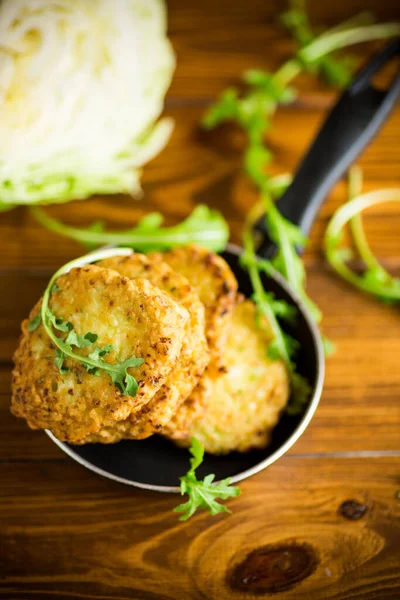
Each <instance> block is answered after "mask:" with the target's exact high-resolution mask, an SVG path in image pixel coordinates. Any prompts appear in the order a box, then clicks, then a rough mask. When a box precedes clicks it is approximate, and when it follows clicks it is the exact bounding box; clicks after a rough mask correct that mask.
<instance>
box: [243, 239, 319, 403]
mask: <svg viewBox="0 0 400 600" xmlns="http://www.w3.org/2000/svg"><path fill="white" fill-rule="evenodd" d="M240 264H241V265H242V266H243V267H244V268H246V269H247V272H248V274H249V277H250V281H251V285H252V288H253V290H254V293H253V299H254V301H255V303H256V307H257V314H258V316H260V315H261V316H262V317H264V318H265V319H266V321H267V322H268V324H269V327H270V328H271V331H272V335H273V340H272V342H271V344H270V345H269V347H268V348H267V351H266V355H267V357H268V358H269V359H271V360H279V359H281V360H283V362H284V363H285V364H286V368H287V370H288V375H289V380H290V384H291V395H290V400H289V403H288V405H287V407H286V411H287V412H288V414H290V415H295V414H299V413H300V412H301V411H302V410H303V408H304V405H305V404H306V403H307V402H308V400H309V397H310V393H311V388H310V385H309V383H308V382H307V380H306V379H305V378H304V377H303V376H302V375H300V374H299V373H297V372H296V365H295V363H294V362H293V358H294V356H295V354H296V352H297V351H298V348H299V344H298V342H297V340H294V339H293V338H292V337H291V336H289V335H288V334H287V333H285V332H284V331H283V330H282V328H281V326H280V324H279V320H278V319H279V318H280V315H279V313H280V312H281V311H282V308H281V306H280V304H278V305H277V304H276V300H275V299H274V297H273V295H272V294H271V293H269V292H267V291H265V290H264V286H263V284H262V281H261V276H260V274H261V273H263V272H264V273H267V274H268V275H271V273H272V272H273V267H272V265H271V263H270V261H268V260H265V259H260V258H259V257H258V256H257V255H256V252H255V248H254V240H253V237H252V235H251V233H250V231H245V233H244V252H243V254H242V256H241V258H240ZM277 307H278V310H277ZM286 311H287V308H286ZM289 313H292V315H293V312H292V311H289ZM285 316H286V315H285ZM293 316H294V315H293ZM256 324H257V326H258V327H260V328H262V327H263V326H264V325H263V319H260V318H258V319H257V320H256Z"/></svg>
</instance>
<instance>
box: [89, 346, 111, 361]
mask: <svg viewBox="0 0 400 600" xmlns="http://www.w3.org/2000/svg"><path fill="white" fill-rule="evenodd" d="M113 350H114V346H113V345H112V344H106V345H105V346H95V348H94V350H93V351H92V352H91V353H90V354H89V358H92V359H93V360H99V359H100V358H101V357H102V356H105V355H106V354H110V352H113Z"/></svg>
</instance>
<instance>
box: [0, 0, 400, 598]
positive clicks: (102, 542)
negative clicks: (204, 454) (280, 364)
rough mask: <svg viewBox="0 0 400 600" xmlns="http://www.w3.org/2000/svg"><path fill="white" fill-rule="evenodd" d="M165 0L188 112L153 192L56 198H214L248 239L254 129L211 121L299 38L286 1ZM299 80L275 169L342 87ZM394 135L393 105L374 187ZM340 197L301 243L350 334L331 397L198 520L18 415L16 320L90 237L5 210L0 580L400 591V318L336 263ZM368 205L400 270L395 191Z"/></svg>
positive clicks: (166, 201) (374, 232)
mask: <svg viewBox="0 0 400 600" xmlns="http://www.w3.org/2000/svg"><path fill="white" fill-rule="evenodd" d="M396 4H397V3H396V2H392V3H391V2H390V1H389V0H388V1H383V0H381V1H380V2H378V1H377V0H376V1H373V0H369V1H368V2H366V1H365V0H351V2H347V3H344V2H333V1H330V2H317V0H313V1H312V2H311V1H310V9H311V13H312V17H313V20H314V22H315V23H322V22H323V23H326V24H327V25H333V24H334V23H336V22H338V21H339V20H342V19H343V18H346V17H349V16H350V15H352V14H354V13H355V12H356V11H358V10H360V9H363V8H372V9H374V11H375V13H376V14H377V16H378V17H379V19H380V20H383V19H389V18H393V17H395V16H396ZM169 5H170V32H171V37H172V41H173V43H174V46H175V48H176V50H177V53H178V68H177V71H176V76H175V79H174V82H173V85H172V87H171V90H170V93H169V96H168V103H167V112H168V113H169V114H171V115H172V116H173V117H174V118H175V120H176V130H175V133H174V136H173V138H172V141H171V142H170V144H169V146H168V149H167V150H166V151H164V152H163V153H162V154H161V155H160V156H159V157H158V158H157V159H156V160H154V161H153V162H152V163H151V164H150V165H149V166H148V167H146V169H145V176H144V189H145V199H144V200H143V201H141V202H136V201H132V200H130V199H128V198H94V199H92V200H90V201H87V202H84V203H80V202H76V203H73V204H69V205H66V206H59V207H54V208H51V209H49V210H50V212H51V213H52V214H54V215H56V216H58V217H60V218H63V219H65V220H68V221H69V222H71V223H75V224H78V223H83V222H85V223H88V222H90V221H91V220H94V219H98V218H105V219H108V220H109V221H110V223H111V224H112V225H114V226H121V227H124V226H126V224H127V223H129V222H131V223H132V224H133V223H135V222H136V220H137V219H138V217H139V216H140V215H142V214H143V213H144V212H146V211H149V210H154V209H156V210H161V211H162V212H164V213H165V214H166V215H167V216H168V218H169V220H170V221H171V222H176V221H177V220H179V219H181V218H183V217H184V216H185V215H187V214H188V213H189V211H190V210H191V209H192V207H193V205H194V204H196V203H199V202H207V203H208V204H210V205H212V206H214V207H217V208H219V209H221V210H222V211H223V212H224V214H225V215H226V216H227V217H228V218H229V220H230V223H231V227H232V238H233V239H234V240H235V241H238V239H239V234H240V228H241V224H242V222H243V217H244V214H245V212H246V211H247V210H248V208H249V207H250V205H251V204H252V203H253V202H254V201H255V199H256V196H255V194H254V192H253V190H252V189H251V187H250V185H249V183H248V181H247V180H246V177H245V176H244V175H243V174H242V172H241V171H240V149H241V144H242V140H241V138H240V136H238V135H237V133H235V132H233V131H232V130H230V129H229V128H228V129H226V130H224V132H223V133H222V132H219V133H214V134H212V135H204V134H201V133H200V132H199V129H198V122H199V119H200V117H201V115H202V114H203V113H204V110H205V108H206V106H207V105H208V104H209V102H210V101H211V100H212V99H213V98H215V96H216V94H217V93H218V92H220V91H221V90H222V89H223V88H225V87H226V86H227V85H231V84H234V83H235V82H236V81H237V78H238V76H239V75H240V73H241V72H242V71H243V70H244V69H246V68H248V67H253V66H258V67H263V68H267V69H274V68H276V67H277V65H278V64H279V63H280V62H281V61H282V60H283V59H284V58H285V57H286V56H288V54H289V53H290V51H291V48H292V46H291V43H290V41H289V38H288V36H287V35H286V34H285V33H284V32H283V31H282V30H281V29H280V28H279V27H277V26H276V24H275V17H276V15H277V13H278V12H279V11H280V10H281V9H282V8H283V3H280V2H265V1H264V0H248V1H247V2H240V1H237V2H232V0H218V1H216V0H202V1H200V0H197V1H196V2H194V1H193V2H184V1H183V0H171V1H170V2H169ZM375 47H376V46H373V45H372V46H371V45H368V46H363V47H362V48H361V49H359V50H358V53H359V55H364V56H369V55H370V54H371V52H372V51H373V50H374V48H375ZM298 87H299V89H300V92H301V93H300V96H299V99H298V100H297V101H296V103H295V104H293V105H292V106H288V107H287V108H282V109H280V110H279V112H278V114H277V116H276V118H275V120H274V125H273V128H272V130H271V132H270V135H269V138H270V144H271V146H272V148H273V149H274V152H275V162H274V165H273V169H274V171H275V172H277V173H279V172H283V171H286V170H288V169H293V168H294V167H295V166H296V164H297V162H298V160H299V158H300V156H301V155H302V153H303V151H304V150H305V148H306V146H307V144H308V142H309V141H310V139H311V138H312V136H313V135H314V132H315V130H316V127H317V126H318V123H319V122H320V121H321V119H322V118H323V115H324V113H325V110H326V109H327V108H328V106H329V105H330V103H331V102H332V99H333V95H332V92H331V91H330V90H329V89H328V88H326V87H324V86H323V85H321V84H319V83H316V82H315V81H312V80H310V79H309V78H308V77H301V78H300V79H299V80H298ZM399 139H400V110H397V112H396V113H395V114H394V115H393V116H392V117H391V119H390V122H389V123H388V124H387V125H386V127H385V128H384V130H383V131H382V133H381V135H380V136H379V139H378V140H376V141H375V142H374V143H373V144H372V146H371V147H370V148H369V149H368V151H367V152H366V153H365V154H364V156H363V157H362V158H361V160H360V164H361V166H362V167H363V169H364V175H365V179H366V182H365V189H366V190H369V189H376V188H380V187H387V186H393V185H398V184H399V174H400V168H399V166H400V165H399V158H400V153H399ZM344 198H345V185H344V183H341V184H339V185H338V186H337V187H336V189H335V190H334V192H333V193H332V194H331V196H330V198H329V199H328V201H327V203H326V204H325V206H324V207H323V209H322V211H321V214H320V218H319V220H318V223H317V224H316V226H315V227H314V229H313V231H312V235H311V242H310V246H309V251H308V252H307V254H306V263H307V269H308V276H309V291H310V294H311V295H312V296H313V297H314V298H315V299H316V301H317V302H318V303H319V305H320V306H321V307H322V310H323V313H324V325H323V327H324V331H325V333H326V334H327V335H328V336H329V337H331V338H333V339H334V340H335V342H336V343H337V346H338V350H337V353H336V354H335V355H334V356H333V357H332V358H330V359H329V360H328V363H327V375H326V383H325V389H324V393H323V397H322V400H321V404H320V407H319V408H318V410H317V413H316V415H315V417H314V419H313V421H312V423H311V425H310V426H309V428H308V430H307V431H306V433H305V434H304V435H303V437H302V438H301V439H300V441H299V442H298V443H297V444H296V445H295V446H294V447H293V448H292V449H291V450H290V451H289V452H288V453H287V455H286V456H285V457H284V458H282V459H281V460H279V461H278V462H277V463H276V464H274V465H273V466H272V467H270V468H269V469H268V470H267V471H264V472H263V473H261V474H259V475H257V476H255V477H252V478H251V479H250V480H248V481H246V482H244V483H243V484H242V485H241V488H242V496H241V497H240V498H237V499H234V500H233V501H232V502H230V508H231V509H232V511H233V514H232V516H229V517H226V516H223V515H222V516H217V517H214V518H211V517H209V516H207V515H205V514H199V515H198V516H195V517H194V518H193V519H192V520H190V521H189V522H187V523H185V524H181V523H178V521H177V518H176V515H175V514H173V513H172V512H171V511H172V508H173V507H174V506H175V505H176V504H177V497H176V496H173V495H163V494H156V493H147V492H144V491H140V490H134V489H129V488H127V487H124V486H122V485H119V484H117V483H113V482H110V481H107V480H105V479H102V478H100V477H98V476H96V475H95V474H93V473H90V472H88V471H86V470H85V469H83V468H82V467H80V466H79V465H77V464H75V463H73V462H72V461H71V460H70V459H69V458H68V457H66V456H65V455H64V454H62V453H61V451H60V450H59V449H58V448H57V447H56V446H55V445H54V444H53V443H52V442H51V441H50V440H49V439H48V438H47V437H46V435H44V434H43V433H41V432H33V431H30V430H29V429H28V428H27V427H26V426H25V424H24V423H23V422H22V421H20V420H17V419H15V418H13V417H12V416H11V415H10V413H9V403H10V392H9V388H10V369H11V356H12V353H13V350H14V348H15V346H16V342H17V338H18V334H19V328H20V321H21V320H22V319H23V318H24V317H25V316H26V315H27V314H28V311H29V309H30V307H31V305H32V304H33V303H34V302H35V301H36V299H37V298H38V296H39V295H40V293H41V290H43V288H44V286H45V283H46V282H47V281H48V278H49V276H50V275H51V274H52V273H53V271H54V270H55V269H56V267H58V266H60V265H61V264H63V263H64V262H66V261H67V260H68V259H71V258H73V257H75V256H78V255H80V254H81V253H82V247H80V246H79V245H77V244H75V243H73V242H70V241H69V240H67V239H64V238H60V237H57V236H55V235H53V234H50V233H48V232H46V231H44V230H43V229H41V228H40V226H38V225H37V224H36V223H35V222H34V221H33V219H32V218H31V216H30V215H29V212H28V211H27V210H24V209H23V208H18V209H16V210H14V211H11V212H9V213H5V214H1V215H0V240H1V253H0V285H1V311H0V327H1V336H0V360H1V369H0V394H1V395H0V411H1V412H0V477H1V479H0V481H1V486H0V495H1V508H0V520H1V528H0V557H1V558H0V598H4V599H5V600H14V599H19V600H21V599H24V600H25V599H26V600H27V599H30V600H44V599H45V598H49V599H52V600H53V599H61V598H71V599H74V600H78V599H79V600H81V599H82V600H83V599H89V598H90V599H99V600H100V599H102V600H103V599H106V598H114V599H118V600H123V599H124V600H125V599H128V598H135V599H136V598H137V599H142V600H153V599H156V598H157V599H158V598H160V599H162V600H170V599H198V600H200V599H207V600H211V599H213V600H217V599H218V600H219V599H224V598H232V599H241V598H243V599H247V598H248V599H251V598H258V597H261V596H262V595H263V594H265V596H268V594H269V593H274V594H275V596H274V597H275V598H276V599H277V600H278V599H281V598H284V599H285V600H286V599H300V598H301V599H303V598H308V599H309V600H317V599H318V600H319V599H332V600H333V599H335V600H339V599H340V600H345V599H346V600H350V599H351V600H382V599H385V598H387V599H388V600H389V599H390V600H395V599H396V598H400V523H399V520H398V515H399V508H400V496H399V490H400V478H399V472H400V469H399V467H400V461H399V456H400V439H399V438H400V430H399V424H400V403H399V399H400V398H399V397H400V369H399V358H400V319H399V314H398V308H394V307H390V306H384V305H382V304H379V303H378V302H377V301H375V300H373V299H370V298H367V297H364V296H362V295H360V294H359V293H357V292H355V291H354V290H352V289H350V288H349V287H348V286H347V285H346V284H345V283H343V282H342V281H340V280H339V279H338V278H337V277H336V276H335V275H334V274H333V273H332V272H331V270H330V268H329V267H328V266H327V264H326V262H325V260H324V258H323V256H322V254H321V241H322V235H323V232H324V229H325V227H326V224H327V221H328V219H329V217H330V215H331V214H332V212H333V211H334V209H335V208H336V207H337V206H338V205H339V204H340V203H341V202H343V200H344ZM366 223H367V228H368V231H369V235H370V239H371V242H372V245H373V247H374V248H375V249H376V250H377V252H378V253H379V256H380V257H381V258H382V260H383V262H384V264H385V265H386V266H387V267H388V268H391V269H393V270H394V271H396V270H397V272H399V269H400V241H399V231H400V208H399V207H398V206H396V205H393V206H391V207H389V206H385V205H382V206H380V207H378V208H377V209H376V210H374V211H372V212H371V213H369V215H368V217H367V219H366ZM396 515H397V518H396ZM260 594H261V596H260ZM263 597H264V596H263Z"/></svg>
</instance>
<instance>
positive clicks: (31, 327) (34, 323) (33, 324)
mask: <svg viewBox="0 0 400 600" xmlns="http://www.w3.org/2000/svg"><path fill="white" fill-rule="evenodd" d="M41 322H42V316H41V314H40V312H39V313H38V314H37V315H36V316H35V317H33V318H32V319H31V320H30V321H29V323H28V331H29V333H32V331H35V330H36V329H37V328H38V327H39V325H40V323H41Z"/></svg>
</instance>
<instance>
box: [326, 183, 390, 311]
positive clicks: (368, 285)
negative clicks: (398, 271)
mask: <svg viewBox="0 0 400 600" xmlns="http://www.w3.org/2000/svg"><path fill="white" fill-rule="evenodd" d="M399 201H400V191H399V190H398V189H386V190H378V191H374V192H369V193H367V194H362V195H361V196H357V197H356V198H354V199H353V200H351V201H350V202H347V203H346V204H344V205H343V206H342V207H341V208H339V210H337V211H336V213H335V214H334V215H333V217H332V219H331V221H330V223H329V225H328V227H327V229H326V232H325V239H324V246H325V253H326V257H327V259H328V261H329V262H330V264H331V265H332V267H333V268H334V269H335V271H336V272H337V273H338V274H339V275H341V277H343V279H345V280H346V281H348V283H350V284H351V285H353V286H354V287H356V288H358V289H360V290H362V291H364V292H367V293H368V294H372V295H374V296H378V297H380V298H382V299H385V300H392V301H393V300H396V301H398V300H400V280H397V279H393V278H391V277H390V283H386V282H379V281H377V280H375V281H369V280H368V279H365V278H364V277H363V276H362V275H358V274H357V273H354V272H353V271H352V270H351V269H350V268H349V267H348V266H347V265H346V264H345V262H344V261H343V259H342V257H341V254H340V253H339V252H338V244H339V240H340V234H341V232H342V230H343V228H344V226H345V225H346V224H347V223H348V222H349V221H350V220H351V219H352V218H354V216H355V215H357V214H359V213H361V212H362V211H363V210H365V209H367V208H369V207H371V206H375V205H377V204H382V203H384V202H399ZM378 264H379V263H378ZM374 266H376V265H374Z"/></svg>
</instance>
